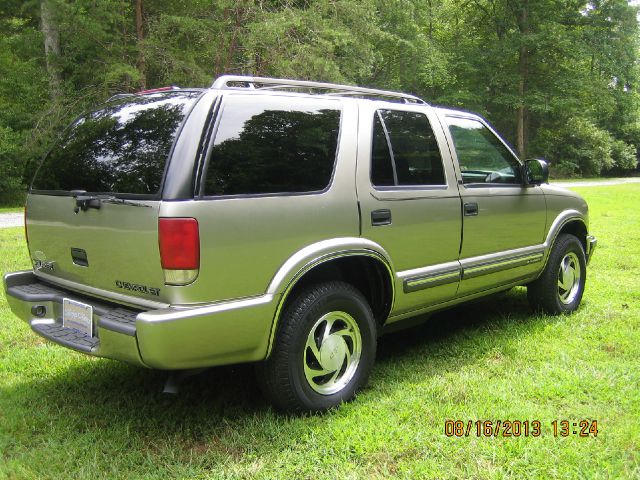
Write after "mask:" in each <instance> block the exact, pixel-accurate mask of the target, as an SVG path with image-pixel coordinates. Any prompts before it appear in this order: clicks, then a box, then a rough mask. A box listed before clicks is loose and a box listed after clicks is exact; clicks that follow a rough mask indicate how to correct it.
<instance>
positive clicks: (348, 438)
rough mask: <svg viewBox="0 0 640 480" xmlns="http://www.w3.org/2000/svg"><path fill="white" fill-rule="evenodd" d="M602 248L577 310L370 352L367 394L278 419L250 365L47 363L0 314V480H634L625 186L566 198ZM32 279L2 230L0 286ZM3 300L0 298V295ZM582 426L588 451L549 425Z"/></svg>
mask: <svg viewBox="0 0 640 480" xmlns="http://www.w3.org/2000/svg"><path fill="white" fill-rule="evenodd" d="M576 190H578V191H580V192H581V193H583V194H584V196H585V197H586V198H587V200H588V201H589V204H590V206H591V222H592V228H591V230H592V232H594V234H595V235H597V236H598V238H599V242H600V243H599V246H598V250H597V251H596V253H595V257H594V259H593V261H592V264H591V265H590V271H589V276H588V280H587V290H586V293H585V296H584V299H583V305H582V307H581V308H580V310H579V311H578V312H577V313H575V314H574V315H571V316H567V317H547V316H541V315H533V314H532V313H531V311H530V310H529V308H528V306H527V301H526V292H525V290H524V289H523V288H516V289H513V290H511V291H510V292H508V293H506V294H502V295H499V296H496V297H493V298H491V299H487V300H485V301H483V302H480V303H476V304H474V305H472V306H466V307H460V308H456V309H452V310H450V311H448V312H444V313H441V314H439V315H436V316H434V317H432V318H431V319H430V320H429V322H428V323H426V324H424V325H422V326H420V327H416V328H413V329H411V330H408V331H404V332H400V333H397V334H393V335H389V336H386V337H383V338H382V339H381V340H380V343H379V355H378V359H377V363H376V367H375V368H374V371H373V374H372V377H371V381H370V384H369V387H368V388H366V389H365V390H364V391H363V392H362V393H361V394H360V395H359V397H358V398H357V400H356V401H355V402H353V403H350V404H348V405H344V406H343V407H342V408H340V409H338V410H336V411H333V412H330V413H328V414H326V415H321V416H311V417H306V418H305V417H303V418H292V417H287V416H282V415H279V414H277V413H275V412H274V411H273V410H272V409H271V407H270V406H269V405H268V404H267V403H266V402H265V400H264V399H263V398H262V397H261V396H260V394H259V392H258V390H257V387H256V385H255V382H254V380H253V371H252V368H251V367H250V366H237V367H228V368H218V369H212V370H210V371H208V372H205V373H203V374H201V375H199V376H196V377H192V378H190V379H188V380H187V381H186V382H185V383H184V385H183V389H182V391H181V393H180V394H179V395H178V396H164V395H162V394H161V393H160V391H161V389H162V386H163V381H164V378H165V377H164V375H163V374H162V373H161V372H155V371H147V370H144V369H138V368H134V367H130V366H128V365H125V364H121V363H117V362H114V361H110V360H103V359H94V358H90V357H87V356H84V355H81V354H78V353H74V352H71V351H69V350H66V349H64V348H62V347H58V346H55V345H53V344H50V343H48V342H45V341H44V340H42V339H40V338H39V337H37V336H36V335H34V334H32V333H31V332H30V330H29V328H28V327H27V326H26V325H25V324H23V323H22V322H21V321H19V320H18V319H16V318H14V317H13V315H12V314H11V312H10V311H9V309H8V307H7V305H6V302H5V300H4V297H2V298H0V478H4V477H7V478H55V479H60V478H73V479H84V478H86V479H92V480H93V479H96V478H159V479H166V478H196V479H202V478H264V479H271V478H285V479H305V478H314V479H315V478H327V479H349V478H386V477H389V476H396V477H400V478H518V479H520V478H579V479H585V478H640V418H639V417H640V214H639V213H638V205H640V185H638V184H636V185H621V186H615V187H595V188H576ZM28 266H29V262H28V259H27V254H26V248H25V246H24V244H23V233H22V229H20V228H11V229H2V230H0V271H3V272H6V271H12V270H16V269H19V268H26V267H28ZM0 295H2V294H0ZM447 419H460V420H465V421H466V420H478V419H483V420H484V419H487V420H497V419H500V420H523V421H524V420H529V421H532V420H539V421H540V422H541V424H542V434H541V435H540V436H539V437H537V438H533V437H523V436H521V437H519V438H514V437H511V438H509V437H502V436H498V437H492V438H481V437H480V438H479V437H476V436H475V435H471V436H469V437H466V438H465V437H463V438H450V437H447V436H445V434H444V422H445V420H447ZM562 419H567V420H569V421H571V422H575V421H578V420H581V419H590V420H593V419H595V420H597V422H598V428H599V431H598V434H597V437H595V438H594V437H593V436H592V437H589V438H580V437H576V436H573V435H570V436H568V437H557V438H556V437H554V435H553V430H552V426H551V422H552V421H553V420H562Z"/></svg>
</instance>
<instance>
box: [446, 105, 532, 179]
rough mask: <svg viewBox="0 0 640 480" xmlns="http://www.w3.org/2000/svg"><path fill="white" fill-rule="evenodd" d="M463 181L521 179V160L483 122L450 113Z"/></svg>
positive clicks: (451, 127)
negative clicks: (453, 115) (452, 115)
mask: <svg viewBox="0 0 640 480" xmlns="http://www.w3.org/2000/svg"><path fill="white" fill-rule="evenodd" d="M447 123H448V124H449V130H450V131H451V136H452V137H453V143H454V146H455V149H456V153H457V155H458V162H459V163H460V170H461V172H462V181H463V183H516V184H517V183H520V164H519V162H518V161H517V160H516V159H515V157H514V156H513V155H512V154H511V152H509V150H508V149H507V147H505V146H504V144H503V143H502V142H501V141H500V140H499V139H498V138H497V137H496V136H495V135H494V134H493V133H492V132H491V131H490V130H489V129H488V128H487V127H485V126H484V125H483V124H482V123H481V122H479V121H477V120H472V119H467V118H457V117H447Z"/></svg>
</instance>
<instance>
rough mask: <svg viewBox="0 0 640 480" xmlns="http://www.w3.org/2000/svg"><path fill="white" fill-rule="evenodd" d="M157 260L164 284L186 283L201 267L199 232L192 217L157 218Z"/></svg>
mask: <svg viewBox="0 0 640 480" xmlns="http://www.w3.org/2000/svg"><path fill="white" fill-rule="evenodd" d="M158 240H159V245H160V262H161V264H162V270H163V271H164V283H165V284H166V285H187V284H189V283H191V282H193V281H194V280H195V279H196V278H197V276H198V272H199V270H200V233H199V229H198V221H197V220H196V219H195V218H160V219H159V220H158Z"/></svg>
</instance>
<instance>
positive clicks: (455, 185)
mask: <svg viewBox="0 0 640 480" xmlns="http://www.w3.org/2000/svg"><path fill="white" fill-rule="evenodd" d="M546 180H547V165H546V163H545V162H544V161H541V160H528V161H526V162H524V163H522V162H521V161H520V160H518V158H517V157H516V155H515V154H514V153H513V151H512V150H511V149H510V148H509V146H508V145H507V144H506V143H505V142H504V141H503V140H502V139H501V138H500V137H499V136H498V135H497V134H496V133H495V132H494V131H493V130H492V128H491V127H490V126H489V125H488V124H487V122H486V121H485V120H483V119H482V118H481V117H479V116H477V115H474V114H471V113H466V112H461V111H457V110H449V109H444V108H436V107H433V106H430V105H428V104H426V103H425V102H424V101H422V100H420V99H419V98H417V97H414V96H411V95H406V94H400V93H395V92H389V91H382V90H372V89H365V88H359V87H352V86H344V85H334V84H327V83H316V82H305V81H293V80H281V79H270V78H253V77H241V76H224V77H221V78H218V79H217V80H216V82H215V83H214V84H213V86H212V87H211V88H210V89H177V88H174V87H170V88H167V89H159V90H153V91H146V92H141V93H140V94H136V95H120V96H118V97H117V98H113V99H111V100H110V101H108V102H107V103H105V104H104V105H102V106H101V107H100V108H99V109H97V110H95V111H93V112H91V113H88V114H86V115H84V116H82V117H80V118H79V119H77V120H76V121H75V122H74V123H73V124H72V125H71V126H70V127H69V128H68V129H67V131H66V133H65V135H64V137H63V139H62V141H61V142H60V143H59V144H58V145H57V146H56V147H54V148H53V149H52V150H51V151H50V152H49V154H48V155H47V156H46V157H45V158H44V160H43V162H42V164H41V166H40V167H39V170H38V172H37V173H36V175H35V178H34V180H33V184H32V185H31V188H30V191H29V195H28V199H27V202H26V211H25V216H26V226H25V228H26V235H27V243H28V247H29V252H30V256H31V259H32V261H33V269H32V270H29V271H22V272H15V273H8V274H6V275H5V276H4V284H5V290H6V293H7V298H8V300H9V303H10V305H11V308H12V310H13V312H14V313H15V314H16V315H17V316H19V317H21V318H22V319H24V320H26V321H27V322H28V323H29V325H30V326H31V328H32V329H33V330H34V331H35V332H36V333H37V334H39V335H41V336H43V337H45V338H47V339H49V340H52V341H53V342H55V343H58V344H60V345H64V346H66V347H69V348H72V349H74V350H78V351H81V352H85V353H88V354H90V355H95V356H99V357H108V358H113V359H117V360H123V361H126V362H129V363H132V364H136V365H140V366H144V367H150V368H156V369H165V370H189V369H197V368H202V367H210V366H214V365H224V364H233V363H240V362H258V363H257V372H258V381H259V383H260V384H261V386H262V388H263V390H264V392H265V393H266V395H267V396H268V397H269V398H270V399H271V400H272V401H273V402H274V403H275V405H276V406H278V407H279V408H281V409H284V410H289V411H319V410H324V409H327V408H330V407H333V406H336V405H338V404H340V403H341V402H343V401H347V400H349V399H351V398H352V397H353V396H354V394H355V393H356V391H357V390H358V389H359V388H360V387H362V386H363V384H364V383H365V382H366V380H367V377H368V376H369V374H370V372H371V368H372V365H373V362H374V357H375V354H376V339H377V337H378V336H379V335H380V334H381V333H382V331H383V329H386V328H387V327H389V326H394V327H395V326H396V325H401V323H397V322H401V321H402V320H405V319H409V318H411V317H415V316H416V315H419V314H425V313H429V312H433V311H436V310H441V309H443V308H447V307H450V306H452V305H455V304H458V303H462V302H467V301H470V300H473V299H476V298H478V297H482V296H485V295H489V294H492V293H495V292H498V291H501V290H507V289H509V288H511V287H513V286H516V285H527V286H528V298H529V301H530V302H531V304H532V305H533V307H535V308H536V309H541V310H543V311H545V312H547V313H549V314H560V313H568V312H572V311H573V310H575V309H576V308H577V307H578V305H579V304H580V300H581V298H582V293H583V291H584V285H585V276H586V265H587V263H588V261H589V258H590V256H591V254H592V253H593V251H594V248H595V245H596V240H595V238H593V237H592V236H590V235H588V218H587V205H586V203H585V201H584V200H583V199H582V198H581V197H580V196H578V195H577V194H575V193H572V192H570V191H567V190H564V189H561V188H556V187H553V186H549V185H548V184H546Z"/></svg>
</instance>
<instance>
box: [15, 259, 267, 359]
mask: <svg viewBox="0 0 640 480" xmlns="http://www.w3.org/2000/svg"><path fill="white" fill-rule="evenodd" d="M4 289H5V293H6V297H7V301H8V303H9V306H10V307H11V310H12V311H13V313H14V314H15V315H16V316H18V317H19V318H21V319H23V320H24V321H26V322H27V323H28V324H29V325H30V326H31V329H32V330H33V331H34V332H35V333H37V334H38V335H40V336H42V337H45V338H47V339H49V340H51V341H53V342H55V343H57V344H59V345H62V346H65V347H68V348H72V349H74V350H77V351H80V352H83V353H87V354H89V355H93V356H97V357H106V358H113V359H116V360H122V361H125V362H128V363H133V364H136V365H140V366H145V367H151V368H159V369H166V370H176V369H187V368H199V367H209V366H214V365H226V364H232V363H242V362H251V361H258V360H263V359H264V358H265V357H266V353H267V346H268V342H269V336H270V333H271V326H272V323H273V322H272V321H273V316H274V312H275V310H276V306H277V303H278V300H279V298H277V297H275V296H271V295H264V296H260V297H256V298H252V299H245V300H238V301H232V302H223V303H218V304H212V305H205V306H198V307H187V306H180V307H172V308H167V309H162V310H147V311H140V310H134V309H131V308H129V307H124V306H122V305H117V304H113V303H110V302H108V301H105V300H100V299H96V298H94V297H89V296H86V295H84V294H80V293H77V292H73V291H70V290H65V289H63V288H61V287H59V286H57V285H53V284H50V283H48V282H44V281H42V280H41V279H39V278H37V277H36V276H35V275H34V274H33V272H32V271H22V272H14V273H8V274H6V275H4ZM63 298H70V299H72V300H76V301H78V302H82V303H86V304H89V305H91V306H92V307H93V323H94V336H93V337H88V336H85V335H84V334H82V333H80V332H78V331H76V330H72V329H69V328H64V327H63V325H62V299H63Z"/></svg>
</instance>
